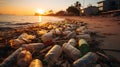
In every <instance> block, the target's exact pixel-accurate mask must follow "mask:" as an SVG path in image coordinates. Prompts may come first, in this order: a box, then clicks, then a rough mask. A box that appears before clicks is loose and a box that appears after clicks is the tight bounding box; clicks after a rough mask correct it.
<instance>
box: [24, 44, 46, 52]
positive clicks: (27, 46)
mask: <svg viewBox="0 0 120 67" xmlns="http://www.w3.org/2000/svg"><path fill="white" fill-rule="evenodd" d="M22 47H24V48H25V49H27V50H29V51H30V52H31V53H32V52H35V51H36V50H41V49H43V48H44V47H45V45H44V44H43V43H30V44H23V45H22Z"/></svg>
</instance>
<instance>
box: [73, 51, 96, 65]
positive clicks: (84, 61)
mask: <svg viewBox="0 0 120 67" xmlns="http://www.w3.org/2000/svg"><path fill="white" fill-rule="evenodd" d="M97 60H98V55H97V54H95V53H93V52H88V53H87V54H86V55H84V56H83V57H81V58H79V59H77V60H76V61H74V62H73V66H75V67H91V65H92V64H94V63H96V61H97Z"/></svg>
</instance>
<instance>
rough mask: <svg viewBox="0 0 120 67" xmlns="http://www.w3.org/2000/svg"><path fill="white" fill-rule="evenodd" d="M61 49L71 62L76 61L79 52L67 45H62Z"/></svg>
mask: <svg viewBox="0 0 120 67" xmlns="http://www.w3.org/2000/svg"><path fill="white" fill-rule="evenodd" d="M62 48H63V51H64V52H65V54H67V55H68V57H70V58H71V59H73V60H76V59H78V58H79V57H80V55H81V52H80V51H79V50H78V49H77V48H75V47H74V46H72V45H70V44H68V43H64V44H63V46H62Z"/></svg>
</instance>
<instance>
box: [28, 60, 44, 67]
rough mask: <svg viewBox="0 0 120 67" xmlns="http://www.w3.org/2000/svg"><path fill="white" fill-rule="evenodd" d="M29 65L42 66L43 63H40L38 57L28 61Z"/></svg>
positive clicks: (30, 66) (33, 66)
mask: <svg viewBox="0 0 120 67" xmlns="http://www.w3.org/2000/svg"><path fill="white" fill-rule="evenodd" d="M29 67H43V64H42V62H41V60H39V59H34V60H33V61H32V62H31V63H30V65H29Z"/></svg>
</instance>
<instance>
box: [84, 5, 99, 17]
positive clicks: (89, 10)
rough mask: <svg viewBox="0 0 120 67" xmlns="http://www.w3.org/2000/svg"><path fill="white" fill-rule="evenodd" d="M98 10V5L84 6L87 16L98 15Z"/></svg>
mask: <svg viewBox="0 0 120 67" xmlns="http://www.w3.org/2000/svg"><path fill="white" fill-rule="evenodd" d="M98 11H99V10H98V7H96V6H89V7H87V8H84V15H86V16H91V15H97V14H98Z"/></svg>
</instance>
